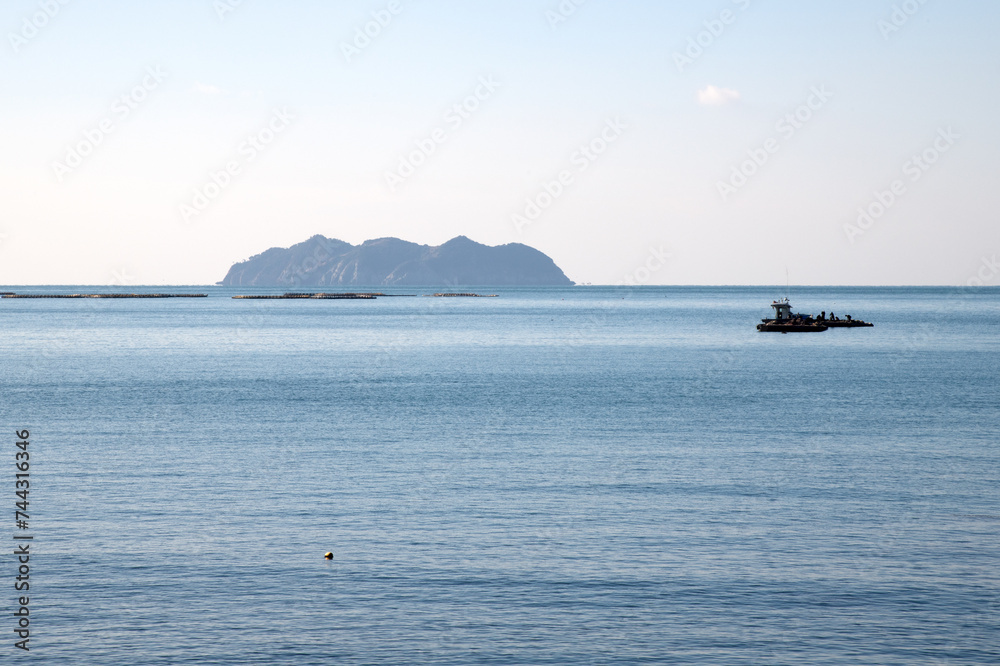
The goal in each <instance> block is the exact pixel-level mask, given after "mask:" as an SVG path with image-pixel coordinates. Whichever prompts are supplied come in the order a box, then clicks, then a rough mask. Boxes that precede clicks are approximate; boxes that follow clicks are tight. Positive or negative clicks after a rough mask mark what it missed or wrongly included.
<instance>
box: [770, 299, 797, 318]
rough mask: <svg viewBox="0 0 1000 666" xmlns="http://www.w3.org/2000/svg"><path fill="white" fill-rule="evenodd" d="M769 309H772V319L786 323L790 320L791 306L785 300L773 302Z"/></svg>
mask: <svg viewBox="0 0 1000 666" xmlns="http://www.w3.org/2000/svg"><path fill="white" fill-rule="evenodd" d="M771 307H772V308H774V318H775V319H777V320H778V321H786V320H790V319H791V318H792V305H791V303H789V302H788V299H787V298H783V299H781V300H780V301H774V302H773V303H771Z"/></svg>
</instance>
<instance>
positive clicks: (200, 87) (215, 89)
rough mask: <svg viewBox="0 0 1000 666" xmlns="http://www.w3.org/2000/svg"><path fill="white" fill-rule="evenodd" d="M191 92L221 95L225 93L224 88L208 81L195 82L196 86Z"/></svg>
mask: <svg viewBox="0 0 1000 666" xmlns="http://www.w3.org/2000/svg"><path fill="white" fill-rule="evenodd" d="M190 92H194V93H199V94H202V95H221V94H222V93H223V90H222V88H220V87H219V86H213V85H209V84H207V83H195V84H194V87H193V88H191V90H190Z"/></svg>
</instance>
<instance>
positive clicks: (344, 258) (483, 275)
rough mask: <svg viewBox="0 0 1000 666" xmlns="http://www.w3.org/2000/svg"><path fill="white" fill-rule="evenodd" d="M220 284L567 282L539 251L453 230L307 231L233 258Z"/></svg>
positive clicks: (345, 284) (453, 284) (314, 285)
mask: <svg viewBox="0 0 1000 666" xmlns="http://www.w3.org/2000/svg"><path fill="white" fill-rule="evenodd" d="M220 284H222V285H223V286H227V287H228V286H244V287H247V286H252V287H293V288H298V287H332V286H337V287H339V286H343V287H347V286H359V285H364V286H421V287H430V286H450V287H457V286H462V285H469V286H471V285H496V286H528V285H536V286H562V285H571V284H573V282H572V281H571V280H570V279H569V278H567V277H566V274H565V273H563V272H562V270H560V269H559V267H558V266H556V264H555V262H553V261H552V259H550V258H549V257H548V256H547V255H545V254H544V253H542V252H539V251H538V250H536V249H534V248H532V247H529V246H527V245H523V244H521V243H508V244H506V245H497V246H489V245H483V244H482V243H477V242H476V241H474V240H471V239H470V238H468V237H466V236H456V237H455V238H452V239H451V240H450V241H448V242H447V243H444V244H442V245H437V246H430V245H419V244H417V243H411V242H409V241H404V240H401V239H399V238H391V237H389V238H375V239H372V240H367V241H365V242H364V243H362V244H361V245H351V244H350V243H345V242H344V241H341V240H337V239H332V238H326V237H325V236H322V235H319V234H317V235H315V236H313V237H312V238H310V239H309V240H307V241H304V242H302V243H298V244H297V245H293V246H292V247H289V248H277V247H273V248H271V249H269V250H266V251H265V252H262V253H261V254H258V255H256V256H253V257H251V258H250V259H247V260H246V261H243V262H240V263H238V264H235V265H234V266H233V267H232V268H230V269H229V273H228V274H227V275H226V277H225V279H224V280H223V281H222V282H221V283H220Z"/></svg>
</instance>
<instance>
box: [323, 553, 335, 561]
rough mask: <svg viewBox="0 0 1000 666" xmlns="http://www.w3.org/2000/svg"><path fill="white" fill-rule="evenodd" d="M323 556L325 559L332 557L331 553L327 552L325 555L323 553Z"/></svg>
mask: <svg viewBox="0 0 1000 666" xmlns="http://www.w3.org/2000/svg"><path fill="white" fill-rule="evenodd" d="M323 557H325V558H326V559H328V560H332V559H333V553H327V554H326V555H324V556H323Z"/></svg>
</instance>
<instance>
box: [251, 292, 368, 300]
mask: <svg viewBox="0 0 1000 666" xmlns="http://www.w3.org/2000/svg"><path fill="white" fill-rule="evenodd" d="M379 296H385V294H380V293H374V294H355V293H336V294H327V293H317V294H295V293H288V294H282V295H280V296H277V295H263V296H252V295H251V296H233V298H234V299H236V300H245V301H284V300H304V299H314V300H365V301H373V300H375V299H376V298H378V297H379Z"/></svg>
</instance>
